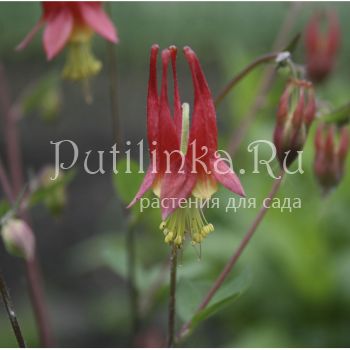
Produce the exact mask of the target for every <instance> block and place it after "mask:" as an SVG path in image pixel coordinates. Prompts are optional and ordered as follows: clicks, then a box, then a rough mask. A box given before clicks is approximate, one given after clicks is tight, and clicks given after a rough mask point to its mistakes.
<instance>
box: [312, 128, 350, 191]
mask: <svg viewBox="0 0 350 350" xmlns="http://www.w3.org/2000/svg"><path fill="white" fill-rule="evenodd" d="M337 139H338V140H337ZM348 151H349V131H348V129H347V128H346V127H342V128H341V129H338V130H337V129H336V127H335V126H334V125H320V126H319V127H318V129H317V132H316V136H315V161H314V172H315V176H316V178H317V180H318V182H319V184H320V186H321V187H322V189H323V191H324V193H325V194H327V193H328V192H329V191H330V190H331V189H332V188H334V187H336V186H337V185H338V184H339V182H340V181H341V179H342V178H343V175H344V167H345V161H346V156H347V154H348Z"/></svg>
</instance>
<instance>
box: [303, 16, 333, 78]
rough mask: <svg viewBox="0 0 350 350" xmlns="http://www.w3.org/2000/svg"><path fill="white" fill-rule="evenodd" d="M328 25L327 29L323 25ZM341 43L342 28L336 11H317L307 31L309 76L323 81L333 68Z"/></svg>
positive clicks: (306, 45)
mask: <svg viewBox="0 0 350 350" xmlns="http://www.w3.org/2000/svg"><path fill="white" fill-rule="evenodd" d="M322 24H325V25H326V26H327V28H326V30H325V31H322V30H321V28H320V27H321V25H322ZM339 44H340V28H339V22H338V17H337V15H336V13H335V12H326V13H323V12H322V13H316V14H315V15H314V16H313V17H312V18H311V19H310V21H309V23H308V25H307V27H306V32H305V49H306V65H307V74H308V77H309V78H310V79H311V80H312V81H313V82H321V81H322V80H324V79H325V78H326V77H327V76H328V74H329V73H330V72H331V70H332V69H333V66H334V63H335V58H336V53H337V51H338V48H339Z"/></svg>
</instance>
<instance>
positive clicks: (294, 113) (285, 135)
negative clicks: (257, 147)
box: [274, 79, 316, 168]
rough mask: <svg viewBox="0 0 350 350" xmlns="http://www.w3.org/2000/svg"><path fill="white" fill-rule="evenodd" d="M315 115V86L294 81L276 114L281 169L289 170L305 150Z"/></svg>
mask: <svg viewBox="0 0 350 350" xmlns="http://www.w3.org/2000/svg"><path fill="white" fill-rule="evenodd" d="M315 112H316V104H315V94H314V90H313V87H312V84H311V83H310V82H308V81H305V80H297V79H291V80H290V81H289V82H288V83H287V86H286V88H285V90H284V92H283V95H282V97H281V99H280V103H279V106H278V111H277V118H276V128H275V132H274V143H275V146H276V149H277V158H278V161H279V162H280V165H281V167H283V168H285V166H287V167H288V166H289V165H290V164H292V163H293V161H294V160H295V159H296V158H297V157H298V152H299V151H301V150H302V149H303V147H304V144H305V141H306V136H307V134H308V131H309V128H310V125H311V123H312V121H313V120H314V117H315Z"/></svg>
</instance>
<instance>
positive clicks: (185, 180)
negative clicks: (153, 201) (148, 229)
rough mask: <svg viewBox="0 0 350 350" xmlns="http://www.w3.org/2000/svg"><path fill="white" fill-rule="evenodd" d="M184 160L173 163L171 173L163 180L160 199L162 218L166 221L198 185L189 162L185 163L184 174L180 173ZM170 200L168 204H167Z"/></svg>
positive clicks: (166, 174) (179, 159)
mask: <svg viewBox="0 0 350 350" xmlns="http://www.w3.org/2000/svg"><path fill="white" fill-rule="evenodd" d="M181 164H182V158H181V157H180V156H179V157H178V159H177V160H176V161H174V162H172V163H171V165H170V172H169V173H165V174H164V175H163V178H162V184H161V191H160V199H161V206H162V207H161V209H162V218H163V220H165V219H166V218H167V217H168V216H169V215H170V214H171V213H172V212H173V211H174V210H175V209H177V208H178V207H179V205H180V201H181V200H183V199H186V198H188V197H189V196H190V195H191V192H192V189H193V187H194V185H195V183H196V174H192V173H191V171H190V168H189V165H188V163H187V162H185V163H184V167H183V172H180V170H181ZM166 199H168V201H167V202H168V203H166V201H165V200H166Z"/></svg>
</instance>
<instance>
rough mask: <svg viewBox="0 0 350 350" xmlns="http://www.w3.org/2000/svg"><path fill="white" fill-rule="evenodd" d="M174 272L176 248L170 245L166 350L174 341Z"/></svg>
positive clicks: (175, 268)
mask: <svg viewBox="0 0 350 350" xmlns="http://www.w3.org/2000/svg"><path fill="white" fill-rule="evenodd" d="M176 270H177V248H176V245H175V244H173V245H172V249H171V255H170V294H169V308H168V342H167V344H168V348H172V347H174V341H175V315H176V312H175V306H176V305H175V304H176Z"/></svg>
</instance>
